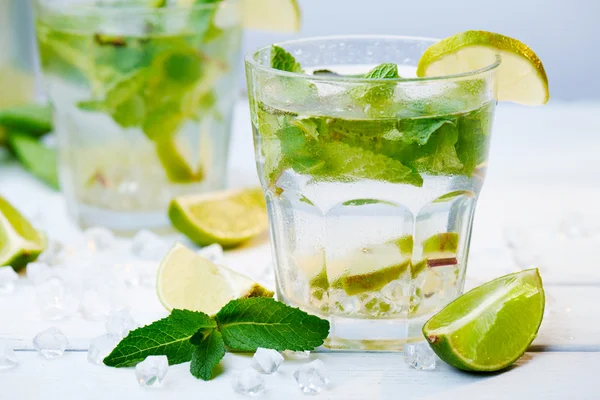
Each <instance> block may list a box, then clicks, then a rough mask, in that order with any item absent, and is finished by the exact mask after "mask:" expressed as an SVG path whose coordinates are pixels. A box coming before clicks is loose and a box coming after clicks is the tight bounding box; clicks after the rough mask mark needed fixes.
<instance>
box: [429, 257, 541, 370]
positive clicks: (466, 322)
mask: <svg viewBox="0 0 600 400" xmlns="http://www.w3.org/2000/svg"><path fill="white" fill-rule="evenodd" d="M544 305H545V297H544V288H543V287H542V280H541V278H540V275H539V273H538V270H537V269H528V270H525V271H521V272H517V273H514V274H510V275H506V276H503V277H501V278H498V279H495V280H493V281H491V282H488V283H486V284H484V285H481V286H479V287H477V288H475V289H473V290H471V291H470V292H468V293H465V294H464V295H462V296H460V297H459V298H458V299H456V300H455V301H453V302H452V303H450V304H449V305H448V306H446V308H444V309H443V310H442V311H440V312H439V313H437V314H436V315H434V316H433V317H432V318H431V319H430V320H429V321H427V322H426V323H425V325H424V326H423V334H424V335H425V337H426V338H427V341H428V342H429V344H430V345H431V348H432V349H433V350H434V351H435V352H436V354H437V355H438V356H439V357H440V358H441V359H442V360H444V361H445V362H447V363H448V364H450V365H452V366H454V367H456V368H460V369H463V370H466V371H497V370H500V369H502V368H506V367H508V366H509V365H510V364H512V363H513V362H515V361H516V360H517V359H518V358H520V357H521V356H522V355H523V354H524V353H525V351H526V350H527V348H528V347H529V345H530V344H531V342H532V341H533V339H534V338H535V337H536V335H537V332H538V329H539V327H540V324H541V323H542V317H543V315H544Z"/></svg>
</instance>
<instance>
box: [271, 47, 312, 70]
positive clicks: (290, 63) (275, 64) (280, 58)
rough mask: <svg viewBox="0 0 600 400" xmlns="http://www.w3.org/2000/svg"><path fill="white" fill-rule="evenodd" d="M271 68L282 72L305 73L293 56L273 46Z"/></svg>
mask: <svg viewBox="0 0 600 400" xmlns="http://www.w3.org/2000/svg"><path fill="white" fill-rule="evenodd" d="M271 68H275V69H278V70H280V71H287V72H296V73H299V74H301V73H303V72H304V70H303V69H302V67H301V66H300V63H299V62H298V61H296V59H295V58H294V56H293V55H291V54H290V53H289V52H288V51H287V50H285V49H284V48H282V47H279V46H275V45H273V46H271Z"/></svg>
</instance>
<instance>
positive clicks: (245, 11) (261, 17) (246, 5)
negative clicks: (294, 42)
mask: <svg viewBox="0 0 600 400" xmlns="http://www.w3.org/2000/svg"><path fill="white" fill-rule="evenodd" d="M242 21H243V25H244V27H245V28H248V29H256V30H261V31H269V32H282V33H288V32H298V31H299V30H300V8H299V7H298V3H297V2H296V0H243V1H242Z"/></svg>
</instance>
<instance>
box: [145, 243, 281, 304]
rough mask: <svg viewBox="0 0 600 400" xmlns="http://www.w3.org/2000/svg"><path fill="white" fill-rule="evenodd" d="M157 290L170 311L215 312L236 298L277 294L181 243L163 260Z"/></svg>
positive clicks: (161, 300) (159, 270) (160, 298)
mask: <svg viewBox="0 0 600 400" xmlns="http://www.w3.org/2000/svg"><path fill="white" fill-rule="evenodd" d="M156 290H157V294H158V298H159V300H160V302H161V303H162V304H163V306H165V308H166V309H167V310H172V309H174V308H177V309H185V310H192V311H202V312H204V313H206V314H209V315H213V314H215V313H217V312H218V311H219V310H220V309H221V308H222V307H223V306H224V305H225V304H227V303H228V302H229V301H231V300H233V299H239V298H244V297H273V292H272V291H270V290H268V289H265V288H264V287H262V286H261V285H259V284H258V283H256V282H255V281H253V280H252V279H250V278H248V277H246V276H244V275H242V274H239V273H237V272H235V271H232V270H230V269H228V268H226V267H223V266H218V265H216V264H213V263H212V262H210V261H209V260H207V259H205V258H204V257H201V256H199V255H198V254H196V253H194V252H193V251H191V250H189V249H188V248H186V247H184V246H182V245H180V244H177V245H175V246H174V247H173V248H172V249H171V250H170V251H169V252H168V253H167V255H166V256H165V258H164V259H163V260H162V262H161V264H160V267H159V269H158V277H157V283H156Z"/></svg>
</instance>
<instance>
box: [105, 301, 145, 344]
mask: <svg viewBox="0 0 600 400" xmlns="http://www.w3.org/2000/svg"><path fill="white" fill-rule="evenodd" d="M137 327H138V324H137V323H136V322H135V320H134V319H133V317H132V316H131V312H129V310H128V309H126V308H123V309H121V310H117V311H115V312H113V313H112V314H110V315H109V316H108V318H107V319H106V333H108V334H109V335H112V336H114V337H117V338H124V337H125V336H127V334H128V333H129V332H130V331H132V330H134V329H136V328H137Z"/></svg>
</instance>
